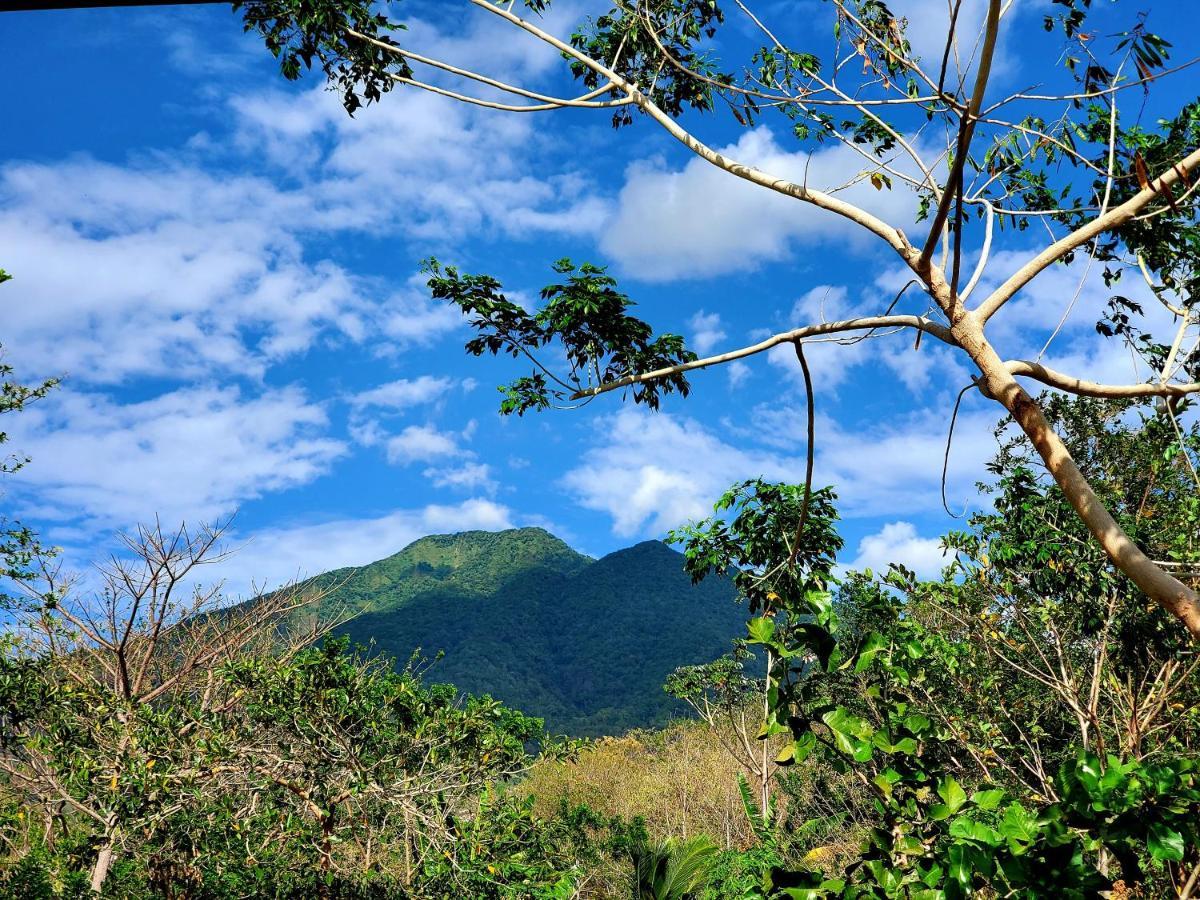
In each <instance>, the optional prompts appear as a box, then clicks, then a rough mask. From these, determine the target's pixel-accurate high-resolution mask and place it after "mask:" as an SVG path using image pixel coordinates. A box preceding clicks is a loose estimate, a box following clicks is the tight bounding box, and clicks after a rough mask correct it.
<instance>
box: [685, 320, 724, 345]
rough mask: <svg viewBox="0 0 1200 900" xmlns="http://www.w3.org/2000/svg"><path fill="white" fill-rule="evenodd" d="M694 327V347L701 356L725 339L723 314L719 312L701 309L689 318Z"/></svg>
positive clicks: (691, 326) (689, 322) (690, 324)
mask: <svg viewBox="0 0 1200 900" xmlns="http://www.w3.org/2000/svg"><path fill="white" fill-rule="evenodd" d="M688 327H689V328H690V329H692V341H691V344H692V349H693V350H695V351H696V353H698V354H700V355H701V356H705V355H707V354H708V352H709V351H710V350H712V349H713V348H714V347H716V346H717V344H719V343H721V341H723V340H725V331H724V329H722V327H721V316H720V315H719V314H718V313H706V312H705V311H704V310H700V311H699V312H697V313H696V314H695V315H694V316H692V317H691V318H690V319H689V320H688Z"/></svg>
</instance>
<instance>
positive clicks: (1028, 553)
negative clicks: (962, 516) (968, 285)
mask: <svg viewBox="0 0 1200 900" xmlns="http://www.w3.org/2000/svg"><path fill="white" fill-rule="evenodd" d="M1044 402H1046V403H1047V406H1048V409H1049V412H1050V415H1051V417H1052V420H1053V421H1054V422H1055V424H1056V427H1058V428H1059V429H1061V431H1062V433H1063V434H1064V436H1065V440H1066V442H1067V444H1068V446H1070V447H1071V449H1072V452H1073V453H1074V454H1075V456H1076V457H1077V458H1078V459H1079V460H1080V462H1081V465H1082V466H1083V468H1084V470H1085V471H1087V472H1088V474H1089V477H1091V478H1092V480H1093V481H1094V483H1095V484H1096V485H1097V488H1098V490H1099V491H1100V493H1101V495H1102V496H1104V497H1105V499H1106V501H1107V502H1108V503H1109V505H1110V506H1111V507H1112V508H1113V509H1114V510H1116V511H1117V512H1118V514H1119V515H1120V517H1121V520H1122V523H1123V526H1124V527H1125V528H1127V529H1128V530H1129V532H1130V533H1131V534H1135V535H1136V536H1137V539H1138V540H1139V542H1140V543H1142V544H1143V545H1144V546H1146V547H1147V548H1149V549H1151V550H1153V551H1155V552H1156V553H1161V554H1162V555H1163V556H1168V557H1173V558H1175V559H1177V560H1178V562H1179V563H1180V566H1179V571H1180V573H1181V574H1183V573H1186V572H1194V567H1195V565H1196V563H1197V560H1198V556H1197V549H1196V548H1195V547H1194V546H1193V542H1194V536H1195V530H1194V528H1193V527H1192V526H1191V522H1192V520H1193V517H1194V515H1195V504H1196V503H1197V494H1196V491H1195V490H1194V486H1195V483H1196V482H1195V479H1196V462H1197V460H1196V457H1197V451H1198V450H1200V444H1198V443H1197V441H1198V439H1200V434H1198V433H1197V430H1196V428H1195V427H1193V428H1191V429H1189V430H1188V431H1187V432H1186V433H1178V432H1176V430H1175V429H1174V427H1172V425H1171V424H1170V423H1171V422H1172V421H1173V419H1172V416H1171V414H1170V413H1168V412H1167V411H1165V410H1159V411H1157V412H1154V413H1151V414H1148V415H1144V416H1143V417H1142V418H1141V419H1140V420H1139V419H1137V418H1135V417H1133V416H1131V412H1132V410H1131V409H1130V408H1129V405H1128V404H1127V403H1114V402H1111V401H1109V402H1102V401H1095V400H1075V401H1067V400H1064V399H1062V398H1058V399H1050V400H1045V401H1044ZM1035 452H1036V451H1035V450H1034V449H1033V448H1032V447H1031V446H1029V443H1028V441H1027V439H1024V438H1020V439H1017V440H1014V441H1011V442H1009V443H1008V444H1006V445H1005V446H1003V447H1002V449H1001V451H1000V453H999V454H998V456H997V458H996V460H995V461H994V462H993V463H992V466H991V468H992V469H993V471H995V472H997V473H1003V475H1004V477H1002V478H1001V479H1000V481H999V484H998V485H997V486H996V487H995V488H994V489H993V490H995V492H996V494H997V499H996V509H997V511H996V512H990V513H986V514H979V515H977V516H975V517H974V518H973V520H972V521H971V522H970V526H971V527H970V530H969V531H964V532H961V533H956V534H951V535H950V536H949V537H948V538H947V541H946V543H947V546H948V547H950V548H952V549H954V550H955V551H956V556H955V558H954V559H953V560H952V561H951V563H950V564H949V565H948V566H947V569H946V571H945V573H944V575H943V577H942V578H941V579H939V580H936V581H929V582H922V581H920V580H918V579H916V578H915V576H914V575H913V574H912V573H911V572H907V571H905V570H904V569H903V568H902V567H893V568H892V570H891V571H890V572H888V573H886V574H885V575H884V576H883V577H877V576H874V575H872V574H871V573H869V572H868V573H860V574H857V575H852V576H850V577H848V578H847V579H846V580H845V582H844V583H843V585H842V587H841V589H840V591H839V593H838V595H837V596H836V597H835V596H834V595H833V594H831V593H829V592H827V591H823V590H809V591H806V592H799V591H788V592H786V593H784V592H781V595H780V597H779V600H778V603H777V605H776V607H775V608H773V609H772V610H770V612H769V614H768V615H761V616H759V617H757V618H755V619H752V620H751V621H750V622H749V623H748V629H747V631H748V635H749V643H750V644H751V645H752V646H756V647H758V648H761V650H762V651H764V652H768V653H770V654H771V658H773V659H775V660H777V661H778V662H777V663H776V665H775V666H774V667H773V668H772V670H771V677H770V681H771V683H770V688H769V691H770V698H771V700H770V703H769V708H768V717H767V722H766V725H765V727H764V729H763V731H762V732H761V733H762V735H763V736H770V735H773V734H785V735H787V736H788V737H789V738H790V741H789V743H788V745H787V746H786V747H785V748H784V749H783V750H782V752H780V753H779V754H778V755H777V756H776V757H775V759H776V761H777V762H778V763H779V764H781V765H794V764H795V763H796V762H797V761H805V760H807V759H808V758H809V757H811V756H814V755H816V756H823V757H826V758H828V759H829V760H831V761H832V762H834V763H836V764H838V765H840V766H842V767H844V768H845V769H846V770H847V771H849V772H851V773H853V774H854V775H855V776H856V777H858V778H859V780H860V781H861V783H862V784H863V786H864V788H866V789H867V790H868V791H870V793H871V794H872V795H873V805H874V813H873V815H872V818H873V819H874V822H873V826H874V827H873V828H872V829H870V831H869V832H868V835H867V840H866V841H865V842H864V846H863V848H862V850H861V851H860V853H859V855H858V856H857V858H856V859H855V860H853V861H852V863H851V864H850V865H849V866H847V867H846V868H845V870H844V871H842V872H839V873H833V874H832V876H831V873H829V872H824V873H818V872H813V871H807V870H804V869H801V870H799V871H786V870H785V869H784V868H783V867H781V866H776V868H775V870H774V871H772V872H770V873H768V878H767V881H768V883H769V884H770V885H772V886H773V888H772V889H773V890H777V891H782V892H783V895H784V896H794V897H807V898H816V897H833V896H841V897H922V896H929V897H934V896H944V897H958V896H968V895H970V894H971V893H972V892H974V891H977V890H980V889H983V888H991V889H993V890H998V891H1000V892H1001V893H1004V894H1005V895H1006V896H1021V897H1037V896H1049V895H1051V894H1053V895H1054V896H1072V897H1074V896H1078V897H1083V896H1094V894H1095V891H1097V890H1101V889H1111V888H1112V887H1113V886H1114V884H1115V883H1116V882H1122V883H1123V884H1124V885H1125V888H1126V889H1127V890H1129V891H1133V892H1137V891H1144V892H1146V893H1147V895H1150V896H1161V895H1164V894H1165V893H1166V892H1168V891H1170V892H1172V895H1173V896H1181V897H1190V896H1193V895H1194V891H1195V890H1196V888H1197V885H1198V884H1200V832H1198V831H1197V826H1196V823H1197V822H1198V821H1200V768H1198V767H1197V757H1196V747H1197V740H1198V739H1200V718H1198V717H1197V710H1198V709H1200V695H1198V694H1197V679H1196V672H1197V663H1196V660H1195V658H1194V653H1193V652H1192V650H1191V648H1190V646H1189V641H1188V639H1187V637H1186V636H1185V635H1184V634H1182V633H1180V632H1179V630H1178V629H1177V628H1175V627H1172V626H1171V624H1170V622H1169V620H1168V617H1167V615H1166V614H1165V612H1164V611H1163V610H1162V609H1160V608H1159V607H1157V606H1155V605H1153V604H1151V605H1149V606H1148V605H1147V604H1146V603H1145V601H1144V599H1143V598H1142V597H1141V595H1140V593H1139V592H1138V591H1137V590H1136V588H1135V587H1134V586H1133V585H1130V584H1129V583H1128V582H1127V581H1126V580H1125V579H1123V578H1121V577H1119V572H1118V570H1117V569H1116V568H1115V566H1113V565H1112V564H1110V563H1107V562H1106V561H1105V560H1104V559H1103V557H1102V556H1101V555H1100V551H1099V549H1098V548H1097V547H1095V545H1094V544H1092V543H1090V542H1088V541H1087V540H1085V539H1084V537H1083V535H1084V534H1085V532H1084V530H1083V526H1082V524H1081V523H1080V522H1079V521H1078V519H1077V518H1075V517H1074V516H1073V515H1071V514H1070V509H1069V506H1068V504H1067V502H1066V500H1065V498H1064V497H1063V496H1062V493H1061V491H1060V490H1059V489H1058V488H1057V486H1056V485H1054V484H1053V483H1050V484H1047V483H1045V481H1046V479H1045V478H1043V479H1041V480H1040V481H1039V479H1038V478H1037V477H1036V475H1035V473H1034V472H1032V471H1031V470H1030V469H1028V468H1027V467H1025V466H1023V465H1022V464H1021V460H1022V459H1023V458H1027V457H1028V456H1029V455H1031V454H1033V453H1035ZM1114 457H1115V458H1119V459H1125V460H1128V463H1127V467H1122V468H1115V467H1113V466H1111V465H1109V463H1108V461H1109V460H1110V459H1112V458H1114ZM792 490H799V489H798V488H794V489H792ZM735 496H736V498H737V499H736V502H735V503H734V505H733V507H732V510H733V513H734V515H733V516H732V520H733V521H734V522H735V523H736V522H738V521H740V520H743V519H748V518H749V517H753V521H756V522H757V523H758V526H757V527H755V528H753V529H748V530H746V531H744V532H737V531H736V529H733V530H731V529H730V528H729V527H728V525H727V523H726V522H725V521H724V520H723V519H720V518H714V519H712V520H709V521H708V522H705V523H700V524H699V525H697V526H693V527H692V528H691V529H690V531H689V533H688V536H687V538H686V542H687V555H688V560H689V566H690V567H694V569H695V570H696V571H698V572H704V571H708V570H709V569H711V568H712V567H713V565H714V562H713V561H714V560H720V559H721V558H723V557H720V556H714V554H713V547H714V546H716V547H723V546H732V548H733V550H734V555H735V557H741V558H744V557H745V556H746V555H747V552H748V551H747V550H746V549H745V548H743V547H742V545H743V544H744V543H746V542H748V541H751V540H752V541H753V542H754V544H755V546H757V547H759V548H766V551H767V552H768V553H770V554H771V555H769V556H768V557H767V558H766V560H765V562H764V563H763V564H762V565H760V566H759V567H757V569H758V571H761V572H764V573H767V574H768V575H769V576H772V577H778V574H777V573H782V572H785V571H786V570H787V568H788V566H789V562H788V555H789V550H788V545H789V543H790V542H791V541H793V540H794V535H795V531H794V524H793V523H790V522H788V519H787V517H786V516H784V515H780V514H778V513H782V512H783V511H784V510H786V505H784V504H781V503H780V498H781V497H786V496H787V492H786V491H784V490H780V489H779V488H778V486H771V485H755V486H753V488H752V489H751V490H749V491H745V492H742V493H735ZM772 511H775V512H776V513H777V514H776V515H774V516H772V515H771V514H770V513H771V512H772ZM731 533H732V534H734V535H736V537H734V538H733V540H732V542H731V543H729V544H727V541H730V536H731ZM1185 545H1186V546H1185ZM739 548H740V549H739ZM771 548H773V549H771ZM1186 577H1190V578H1195V575H1190V576H1186ZM746 578H747V580H749V581H751V583H752V584H753V585H754V586H755V587H757V588H758V589H759V590H760V591H763V590H769V587H770V586H769V585H768V584H762V585H761V586H760V585H759V584H758V581H757V580H756V575H755V573H754V571H753V570H751V571H748V572H747V573H746ZM757 578H761V576H757ZM764 581H765V579H764ZM1081 596H1084V597H1088V596H1090V597H1093V598H1095V599H1097V600H1098V601H1100V603H1099V604H1097V605H1087V604H1083V603H1080V602H1079V600H1080V597H1081ZM789 892H794V893H789ZM766 896H774V894H772V893H771V892H770V891H768V892H767V893H766Z"/></svg>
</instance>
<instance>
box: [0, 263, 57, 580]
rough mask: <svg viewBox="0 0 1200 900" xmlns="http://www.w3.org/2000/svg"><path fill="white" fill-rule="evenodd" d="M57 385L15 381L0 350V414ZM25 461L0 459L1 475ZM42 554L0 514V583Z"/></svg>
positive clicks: (2, 276)
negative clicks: (29, 383)
mask: <svg viewBox="0 0 1200 900" xmlns="http://www.w3.org/2000/svg"><path fill="white" fill-rule="evenodd" d="M11 280H12V276H11V275H9V274H8V272H6V271H4V270H3V269H0V285H2V284H4V283H5V282H7V281H11ZM58 383H59V379H57V378H49V379H47V380H45V381H43V382H41V383H40V384H35V385H28V384H22V383H21V382H19V381H16V380H14V379H13V369H12V366H10V365H8V364H7V363H5V362H4V356H3V347H0V415H4V414H7V413H15V412H20V411H21V410H23V409H24V408H25V407H26V406H27V405H28V404H30V403H33V402H34V401H36V400H40V399H41V398H43V397H45V396H46V395H47V394H48V393H49V392H50V391H51V390H53V389H54V388H55V387H56V386H57V385H58ZM8 439H9V438H8V432H7V431H4V430H2V429H0V445H3V444H6V443H8ZM28 462H29V458H28V457H25V456H20V455H14V454H9V455H7V456H3V457H0V475H9V474H11V473H13V472H15V471H17V470H18V469H20V468H22V467H23V466H24V465H25V464H26V463H28ZM45 555H46V551H45V549H44V548H42V546H41V545H40V544H39V543H38V540H37V536H36V535H35V534H34V532H33V531H32V530H31V529H29V528H28V527H27V526H25V525H22V524H21V523H20V522H18V521H15V520H13V519H10V518H8V517H7V516H4V515H0V582H2V581H3V580H4V579H20V578H25V577H29V576H31V575H32V572H31V569H30V567H31V566H32V565H33V564H34V562H35V561H36V560H38V559H41V558H44V557H45ZM2 596H3V594H0V597H2Z"/></svg>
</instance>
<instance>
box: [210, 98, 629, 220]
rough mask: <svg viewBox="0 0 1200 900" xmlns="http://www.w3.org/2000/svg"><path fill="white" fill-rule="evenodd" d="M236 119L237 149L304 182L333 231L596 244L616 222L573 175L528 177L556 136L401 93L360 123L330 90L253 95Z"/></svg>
mask: <svg viewBox="0 0 1200 900" xmlns="http://www.w3.org/2000/svg"><path fill="white" fill-rule="evenodd" d="M232 109H233V112H234V116H235V119H236V128H237V139H236V142H237V145H238V146H239V147H240V148H241V149H242V150H243V152H246V153H254V154H258V155H261V156H263V157H265V159H266V160H267V161H268V162H269V163H271V164H272V165H274V166H276V167H278V168H279V169H280V170H282V172H284V173H286V174H287V175H288V176H289V177H294V178H298V179H300V180H302V181H303V182H304V184H305V195H306V196H307V197H309V198H310V199H311V200H312V202H313V204H314V211H313V223H314V224H316V225H318V226H320V227H323V228H339V229H340V228H353V229H379V228H384V227H394V226H396V225H402V226H403V227H404V230H405V232H406V233H407V234H408V235H409V236H410V237H414V238H422V239H427V240H433V241H444V240H446V239H449V238H460V237H463V236H466V235H468V234H473V233H477V232H478V231H480V230H483V229H489V230H498V231H500V232H501V233H503V234H508V235H523V234H528V233H530V232H542V231H550V232H554V233H560V234H561V233H567V234H591V233H592V232H594V231H595V230H596V229H597V228H598V227H599V225H600V223H601V222H602V220H603V219H604V217H605V216H606V215H607V213H608V207H607V204H606V203H605V202H604V201H603V200H602V199H600V198H598V197H597V196H596V195H595V194H594V192H593V191H592V189H591V186H590V182H589V181H588V180H586V179H584V178H582V177H581V176H580V175H578V174H575V173H573V172H572V171H571V170H570V169H569V168H568V167H565V166H564V167H563V168H562V169H557V170H556V169H553V168H551V169H546V170H542V171H540V172H539V173H538V174H537V175H536V176H534V175H530V174H528V171H529V170H528V165H527V164H528V160H529V159H530V158H531V155H532V154H533V152H534V151H535V150H544V149H547V148H548V147H551V146H552V144H553V141H554V140H555V137H554V133H553V132H550V131H546V130H544V129H542V130H538V129H537V128H536V127H535V126H534V124H533V123H532V122H530V121H529V120H528V119H527V118H526V117H522V116H513V115H507V114H505V113H502V112H495V111H490V110H485V109H480V108H478V107H474V106H468V105H466V104H463V103H455V102H453V101H451V100H448V99H446V98H444V97H437V96H434V95H432V94H428V93H424V92H421V91H419V90H417V89H407V90H406V89H402V88H401V89H397V90H395V91H393V92H392V93H391V94H390V95H389V96H388V97H387V98H386V100H385V102H383V103H380V104H378V105H374V106H372V108H371V109H370V110H366V111H364V112H363V113H362V114H360V115H358V116H355V117H354V118H350V117H349V116H347V115H346V114H345V111H344V110H343V109H342V108H341V104H340V103H339V102H338V99H337V97H336V96H334V95H333V94H331V93H330V92H328V91H325V90H323V89H315V90H313V91H310V92H308V93H306V94H299V95H295V94H286V93H283V92H282V91H271V92H267V93H259V94H253V95H245V96H241V97H237V98H235V99H234V100H233V101H232Z"/></svg>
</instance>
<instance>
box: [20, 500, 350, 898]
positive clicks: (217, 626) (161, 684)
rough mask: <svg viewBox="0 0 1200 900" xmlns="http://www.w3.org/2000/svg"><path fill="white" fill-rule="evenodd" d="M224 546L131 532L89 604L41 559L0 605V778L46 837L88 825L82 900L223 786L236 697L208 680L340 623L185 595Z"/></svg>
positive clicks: (204, 590)
mask: <svg viewBox="0 0 1200 900" xmlns="http://www.w3.org/2000/svg"><path fill="white" fill-rule="evenodd" d="M221 535H222V529H221V528H220V527H202V528H200V529H198V530H194V531H193V530H189V529H187V528H186V527H184V526H181V527H180V528H179V529H178V530H177V531H175V532H164V531H163V529H162V528H161V526H160V525H158V524H156V525H155V526H153V527H149V528H146V527H143V528H139V529H138V531H137V532H136V533H135V534H133V535H129V536H125V537H124V551H125V554H126V555H114V556H113V557H112V558H111V560H110V561H109V563H108V565H107V566H104V567H101V568H100V569H99V572H98V575H99V584H98V585H96V586H95V589H94V590H91V591H88V590H83V589H81V586H80V585H79V583H78V582H77V581H75V580H73V579H70V578H66V577H64V576H63V575H62V573H61V566H60V564H59V563H57V562H55V561H54V560H53V559H47V558H45V557H38V558H37V559H35V560H34V563H35V564H36V571H35V572H33V573H30V574H28V575H26V576H23V577H21V578H20V579H19V580H18V584H19V586H20V587H21V588H22V589H23V593H22V595H21V596H20V597H19V598H14V600H13V602H10V603H9V604H8V605H7V606H8V608H7V609H6V612H7V614H8V615H9V617H10V623H9V628H8V630H7V633H6V636H5V644H6V646H5V652H4V654H3V655H2V656H0V710H2V715H0V774H2V775H3V776H4V778H5V780H6V782H7V784H8V787H9V788H10V789H11V790H12V791H14V792H16V793H17V795H18V796H20V797H21V798H22V799H23V801H24V802H25V803H27V804H28V807H29V809H30V810H31V811H32V810H37V811H39V812H40V813H41V814H42V815H43V816H44V818H45V833H46V834H47V835H53V834H54V833H55V832H56V830H57V826H58V825H59V820H61V819H62V817H63V815H64V813H66V814H70V815H71V816H72V817H77V818H79V819H80V820H82V821H83V822H85V823H87V826H88V829H89V831H90V833H91V834H92V835H93V836H94V844H95V852H94V859H93V863H92V866H91V886H92V890H93V891H96V892H99V891H100V890H101V889H102V887H103V885H104V882H105V880H106V878H107V877H108V873H109V870H110V867H111V865H112V862H113V859H114V857H115V856H116V855H117V854H118V853H119V852H120V850H121V849H122V847H128V845H129V844H130V843H131V842H133V843H136V842H137V841H139V840H147V839H150V838H152V837H153V836H154V835H155V834H156V833H157V832H158V831H159V830H161V829H162V828H164V827H165V826H166V823H167V822H168V820H170V818H171V817H172V816H173V815H175V814H176V813H178V812H180V811H181V810H184V809H186V808H187V807H188V806H189V804H190V803H192V802H193V801H194V797H195V796H196V795H199V794H203V793H205V792H206V791H213V790H219V786H220V784H221V783H222V779H223V778H224V777H227V776H228V771H229V770H227V769H225V768H223V767H222V765H221V764H220V762H221V760H220V757H221V755H222V753H223V752H226V751H230V748H229V747H228V746H226V744H227V741H226V738H227V735H225V734H224V732H223V730H222V729H221V728H220V727H219V725H218V724H216V723H217V722H218V720H219V719H220V717H221V716H223V715H226V714H228V713H229V711H230V710H231V709H233V708H235V707H236V706H237V705H238V704H239V702H240V700H241V695H240V694H238V693H237V690H236V688H234V687H231V686H229V685H228V684H227V683H225V682H224V681H222V679H221V678H220V677H219V670H220V668H221V667H222V666H224V665H227V664H230V663H232V662H233V661H234V660H236V659H239V658H247V657H249V658H254V657H256V656H260V657H261V656H265V657H268V658H272V659H277V658H280V657H281V656H282V657H283V658H286V657H287V656H288V655H290V654H293V653H295V652H297V651H298V650H299V649H300V648H302V647H303V646H305V645H307V644H308V643H311V642H312V641H313V640H314V639H315V638H316V637H318V636H320V635H321V634H323V633H325V632H326V631H327V630H328V629H329V628H331V627H334V626H335V625H336V624H337V620H336V618H334V619H333V621H325V622H320V621H317V622H313V623H309V624H306V623H304V622H303V619H302V618H298V616H297V614H298V613H300V612H301V611H302V610H303V609H304V608H305V607H306V606H308V605H309V604H310V603H312V602H314V601H316V600H319V599H320V595H314V594H303V593H300V592H297V591H294V590H289V589H286V588H285V589H283V590H280V591H276V592H274V593H272V594H270V595H268V596H266V597H263V598H259V599H258V600H256V601H254V602H249V603H244V604H240V605H237V606H230V605H228V603H227V602H226V600H225V598H224V597H223V595H222V594H221V590H220V585H219V584H218V585H215V586H210V587H205V586H202V585H199V584H197V583H196V581H195V576H196V575H197V569H198V568H199V567H201V566H203V565H205V564H209V563H213V562H216V561H219V560H220V559H221V558H222V557H223V555H224V554H222V553H221V552H220V550H219V541H220V539H221ZM214 758H215V759H217V760H218V761H217V762H214ZM224 761H225V762H228V760H224Z"/></svg>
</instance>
